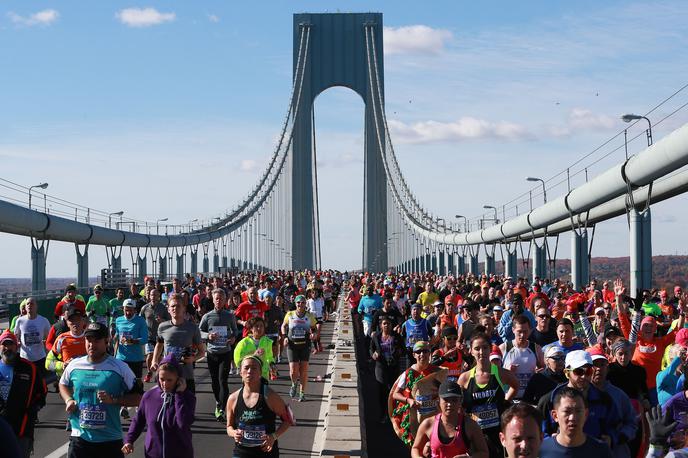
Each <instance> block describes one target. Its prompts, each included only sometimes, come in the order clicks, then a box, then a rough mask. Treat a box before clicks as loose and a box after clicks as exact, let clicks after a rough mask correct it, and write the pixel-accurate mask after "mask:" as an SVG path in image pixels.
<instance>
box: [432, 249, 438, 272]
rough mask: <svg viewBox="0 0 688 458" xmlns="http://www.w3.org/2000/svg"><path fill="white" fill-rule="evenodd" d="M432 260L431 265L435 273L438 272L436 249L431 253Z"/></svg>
mask: <svg viewBox="0 0 688 458" xmlns="http://www.w3.org/2000/svg"><path fill="white" fill-rule="evenodd" d="M430 262H431V264H430V265H431V266H432V267H431V268H432V271H433V272H435V273H437V272H438V270H437V253H436V252H434V251H433V252H432V255H431V258H430Z"/></svg>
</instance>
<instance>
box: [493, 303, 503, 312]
mask: <svg viewBox="0 0 688 458" xmlns="http://www.w3.org/2000/svg"><path fill="white" fill-rule="evenodd" d="M492 311H497V312H503V311H504V307H502V306H501V305H495V306H494V307H492Z"/></svg>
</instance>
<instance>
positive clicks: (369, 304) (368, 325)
mask: <svg viewBox="0 0 688 458" xmlns="http://www.w3.org/2000/svg"><path fill="white" fill-rule="evenodd" d="M381 308H382V297H381V296H380V295H379V294H378V293H376V292H375V289H374V288H366V294H365V296H363V297H361V301H360V302H359V303H358V313H360V314H361V316H362V317H363V334H365V336H366V337H370V332H371V331H372V329H373V315H374V314H375V311H376V310H380V309H381Z"/></svg>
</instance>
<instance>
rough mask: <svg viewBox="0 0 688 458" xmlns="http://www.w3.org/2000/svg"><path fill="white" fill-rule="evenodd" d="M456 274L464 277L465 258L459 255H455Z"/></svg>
mask: <svg viewBox="0 0 688 458" xmlns="http://www.w3.org/2000/svg"><path fill="white" fill-rule="evenodd" d="M456 274H457V275H466V257H465V256H464V255H463V254H459V253H456Z"/></svg>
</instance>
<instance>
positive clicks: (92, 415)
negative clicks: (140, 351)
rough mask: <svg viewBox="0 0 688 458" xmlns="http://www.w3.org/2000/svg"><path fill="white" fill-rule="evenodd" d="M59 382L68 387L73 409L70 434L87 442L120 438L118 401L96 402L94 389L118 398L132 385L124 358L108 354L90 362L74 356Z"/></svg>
mask: <svg viewBox="0 0 688 458" xmlns="http://www.w3.org/2000/svg"><path fill="white" fill-rule="evenodd" d="M60 384H62V385H65V386H68V387H70V388H72V390H73V392H74V394H73V397H74V400H75V401H76V404H77V410H76V411H74V413H72V414H70V415H69V423H70V424H71V426H72V436H74V437H81V438H83V439H84V440H86V441H88V442H107V441H115V440H120V439H122V423H121V421H120V416H119V409H120V406H119V405H118V404H103V403H101V402H99V401H98V391H101V390H102V391H105V392H107V393H108V394H109V395H111V396H113V397H116V398H121V397H122V396H123V395H124V394H126V393H128V392H130V391H131V389H132V388H133V386H134V373H133V372H132V371H131V369H129V366H127V364H126V363H125V362H124V361H120V360H118V359H116V358H113V357H112V356H108V357H106V358H105V359H104V360H103V361H101V362H99V363H97V364H93V363H91V362H89V361H88V356H82V357H80V358H75V359H73V360H72V362H71V363H69V365H68V366H67V368H66V369H65V371H64V373H63V374H62V378H61V379H60Z"/></svg>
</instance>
